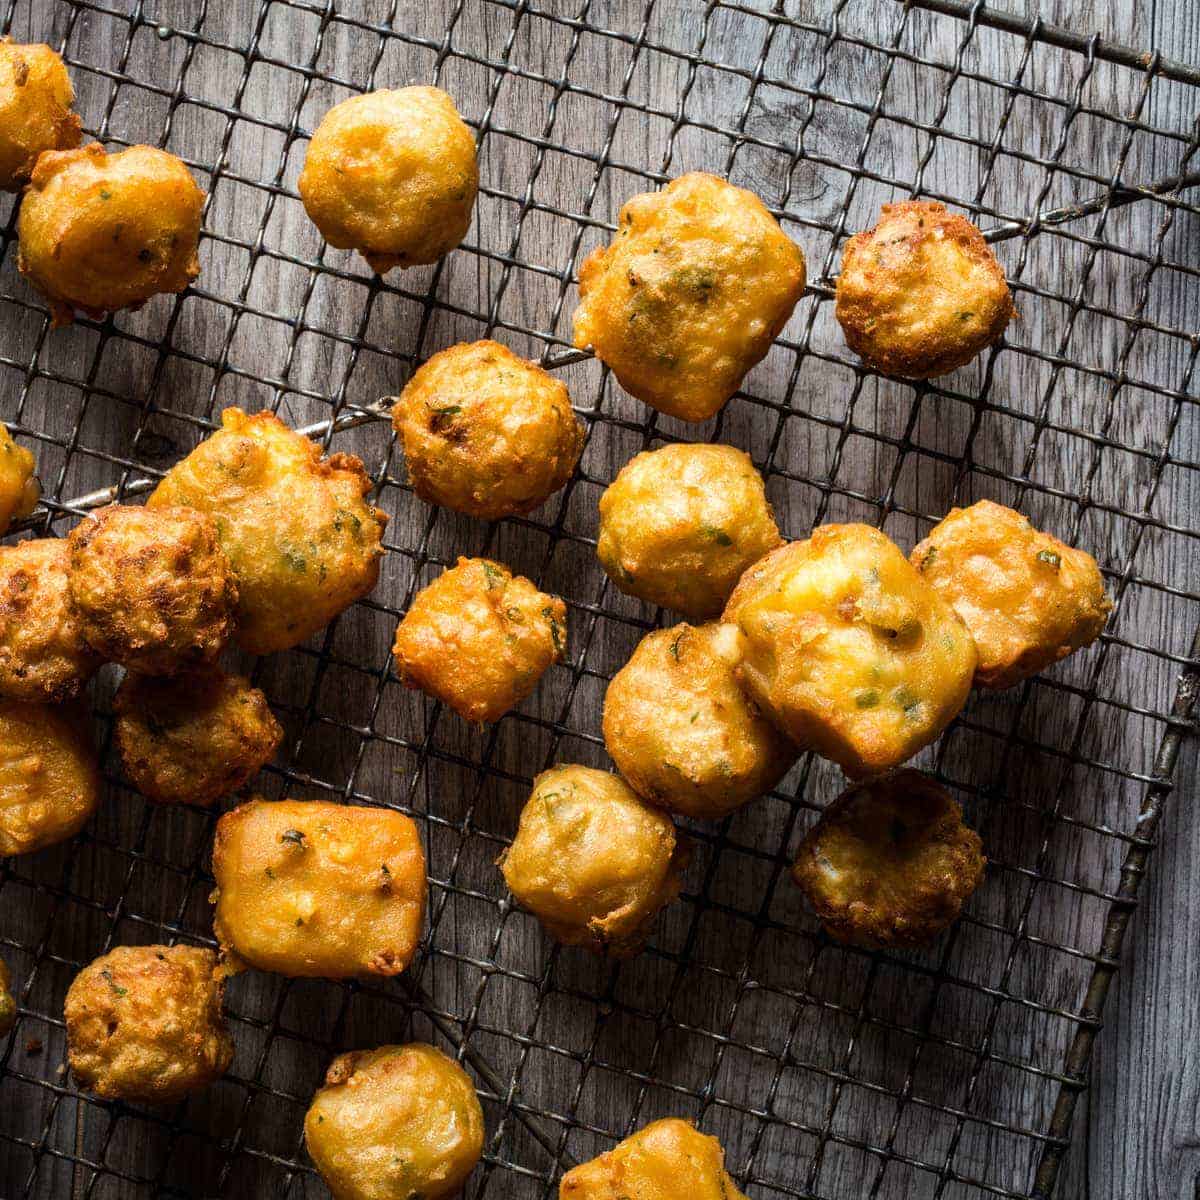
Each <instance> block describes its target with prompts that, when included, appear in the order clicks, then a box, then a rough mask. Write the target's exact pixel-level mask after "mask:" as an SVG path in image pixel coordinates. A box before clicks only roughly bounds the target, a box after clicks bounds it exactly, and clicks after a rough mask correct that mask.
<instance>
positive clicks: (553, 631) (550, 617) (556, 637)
mask: <svg viewBox="0 0 1200 1200" xmlns="http://www.w3.org/2000/svg"><path fill="white" fill-rule="evenodd" d="M542 616H543V617H545V618H546V620H547V621H549V622H550V638H551V640H552V641H553V642H554V653H555V654H561V653H562V652H563V637H562V630H561V629H560V628H559V626H558V622H557V621H556V620H555V619H554V609H552V608H551V607H550V606H549V605H547V606H546V607H545V608H543V609H542Z"/></svg>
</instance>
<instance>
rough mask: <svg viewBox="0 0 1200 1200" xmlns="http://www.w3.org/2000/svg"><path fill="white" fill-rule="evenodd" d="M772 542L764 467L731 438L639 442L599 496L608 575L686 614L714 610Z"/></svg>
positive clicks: (775, 533) (775, 534) (700, 616)
mask: <svg viewBox="0 0 1200 1200" xmlns="http://www.w3.org/2000/svg"><path fill="white" fill-rule="evenodd" d="M779 543H780V537H779V527H778V526H777V525H776V524H775V514H774V513H773V512H772V511H771V505H770V504H769V503H768V502H767V496H766V492H765V490H764V488H763V480H762V476H761V475H760V474H759V473H758V472H757V471H756V470H755V469H754V464H753V463H752V462H751V461H750V456H749V455H748V454H745V453H744V452H743V451H741V450H737V449H735V448H734V447H733V446H722V445H704V444H682V443H681V444H672V445H667V446H663V447H661V448H660V449H658V450H647V451H643V452H642V453H641V454H638V455H636V456H635V457H634V458H632V459H630V461H629V462H627V463H626V464H625V466H624V467H622V468H621V473H620V474H619V475H618V476H617V477H616V479H615V480H614V481H613V482H612V483H611V484H610V485H609V486H608V487H607V488H606V489H605V491H604V494H603V495H602V496H601V497H600V536H599V540H598V541H597V543H596V554H597V556H598V557H599V559H600V565H601V566H602V567H603V568H604V571H605V574H607V575H608V577H609V578H610V579H611V580H612V581H613V583H615V584H616V585H617V587H618V588H620V590H621V591H623V592H625V593H626V595H629V596H636V597H638V599H640V600H645V601H646V603H647V604H661V605H662V606H663V607H664V608H670V609H673V610H674V611H675V612H680V613H683V614H684V615H685V616H686V617H688V618H690V619H691V620H693V621H704V620H708V619H709V618H711V617H716V616H719V615H720V613H721V609H722V608H723V607H724V606H725V602H726V600H728V599H729V594H730V592H732V591H733V589H734V585H735V584H736V583H737V581H738V580H739V579H740V578H741V576H742V573H743V572H744V571H745V570H746V568H747V567H749V566H751V565H752V564H753V563H755V562H757V561H758V560H759V559H760V558H762V556H763V555H764V554H766V553H768V552H769V551H771V550H774V549H775V547H776V546H778V545H779Z"/></svg>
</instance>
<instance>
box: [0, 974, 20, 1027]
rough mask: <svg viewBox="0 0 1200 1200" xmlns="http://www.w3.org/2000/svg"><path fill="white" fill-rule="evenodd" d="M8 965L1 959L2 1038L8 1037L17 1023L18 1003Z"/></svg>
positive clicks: (0, 1021) (0, 1018) (0, 1002)
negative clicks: (13, 992) (13, 991)
mask: <svg viewBox="0 0 1200 1200" xmlns="http://www.w3.org/2000/svg"><path fill="white" fill-rule="evenodd" d="M11 989H12V976H11V975H10V974H9V973H8V963H6V962H5V961H4V959H2V958H0V1038H2V1037H7V1036H8V1034H9V1032H10V1031H11V1030H12V1027H13V1026H14V1025H15V1024H16V1023H17V1001H16V998H15V997H14V996H13V994H12V990H11Z"/></svg>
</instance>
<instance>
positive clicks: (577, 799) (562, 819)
mask: <svg viewBox="0 0 1200 1200" xmlns="http://www.w3.org/2000/svg"><path fill="white" fill-rule="evenodd" d="M687 859H688V849H687V845H686V843H685V841H684V839H683V838H682V837H680V836H679V835H678V834H677V833H676V830H675V827H674V825H672V824H671V820H670V818H669V817H667V816H666V815H664V814H663V813H662V812H660V811H659V810H658V809H655V808H651V807H649V806H648V805H646V804H644V803H643V802H642V801H641V800H640V799H638V797H637V795H636V794H635V793H634V792H633V791H631V790H630V788H629V787H628V785H627V784H625V782H624V781H623V780H621V779H619V778H618V777H617V776H616V775H612V774H610V773H609V772H607V771H595V770H593V769H592V768H590V767H580V766H565V765H564V766H557V767H551V768H550V770H548V771H543V772H542V773H541V774H540V775H539V776H538V777H537V778H536V779H535V780H534V781H533V791H532V793H531V794H530V797H529V801H528V803H527V804H526V805H525V808H524V810H523V811H522V813H521V820H520V824H519V826H518V828H517V835H516V837H515V838H514V839H513V843H512V845H511V846H510V847H509V848H508V849H507V850H506V851H505V852H504V854H503V855H502V856H501V858H500V868H501V870H502V871H503V872H504V880H505V882H506V883H507V884H508V887H509V891H511V892H512V894H513V896H514V897H515V898H516V900H517V902H518V903H519V904H520V905H522V907H524V908H527V909H529V911H530V912H532V913H533V914H534V916H536V917H537V918H538V920H540V921H541V922H542V924H543V925H544V926H545V927H546V930H547V932H548V933H549V934H550V935H551V936H552V937H554V938H557V940H558V941H560V942H562V943H563V944H564V945H567V946H582V947H583V948H584V949H586V950H590V951H592V952H593V953H595V954H607V955H609V956H611V957H613V958H630V957H632V956H633V955H635V954H637V953H638V952H639V951H640V950H641V948H642V946H643V945H644V944H645V941H646V937H647V935H648V933H649V928H650V925H651V923H652V921H653V920H654V918H655V917H656V916H657V915H658V913H659V911H660V910H661V909H662V908H664V907H665V906H666V905H668V904H669V903H670V902H671V901H672V900H674V899H675V897H676V896H678V895H679V888H680V885H681V883H682V873H683V869H684V867H685V866H686V865H687Z"/></svg>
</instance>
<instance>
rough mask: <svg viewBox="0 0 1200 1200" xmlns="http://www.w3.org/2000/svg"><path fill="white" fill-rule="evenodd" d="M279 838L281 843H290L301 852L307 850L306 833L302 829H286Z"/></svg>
mask: <svg viewBox="0 0 1200 1200" xmlns="http://www.w3.org/2000/svg"><path fill="white" fill-rule="evenodd" d="M279 838H280V841H284V842H290V843H291V844H292V845H293V846H295V847H297V848H298V849H300V850H303V849H304V848H305V839H304V832H303V831H302V830H300V829H285V830H284V831H283V833H281V834H280V835H279Z"/></svg>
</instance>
